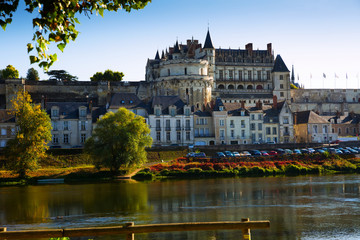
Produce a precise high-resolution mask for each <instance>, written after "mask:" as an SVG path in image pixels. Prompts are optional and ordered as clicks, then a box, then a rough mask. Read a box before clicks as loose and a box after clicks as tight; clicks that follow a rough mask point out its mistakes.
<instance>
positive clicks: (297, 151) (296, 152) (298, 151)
mask: <svg viewBox="0 0 360 240" xmlns="http://www.w3.org/2000/svg"><path fill="white" fill-rule="evenodd" d="M293 152H294V153H295V154H301V151H300V149H294V150H293Z"/></svg>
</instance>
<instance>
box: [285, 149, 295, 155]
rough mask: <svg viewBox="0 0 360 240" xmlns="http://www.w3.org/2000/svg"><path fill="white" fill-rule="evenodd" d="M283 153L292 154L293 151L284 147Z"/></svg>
mask: <svg viewBox="0 0 360 240" xmlns="http://www.w3.org/2000/svg"><path fill="white" fill-rule="evenodd" d="M284 151H285V153H284V154H293V153H294V152H293V151H291V150H290V149H284Z"/></svg>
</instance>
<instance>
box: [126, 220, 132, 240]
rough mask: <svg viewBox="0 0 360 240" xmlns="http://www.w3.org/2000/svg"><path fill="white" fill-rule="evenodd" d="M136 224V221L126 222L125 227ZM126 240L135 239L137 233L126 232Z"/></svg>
mask: <svg viewBox="0 0 360 240" xmlns="http://www.w3.org/2000/svg"><path fill="white" fill-rule="evenodd" d="M134 225H135V224H134V222H129V223H125V224H124V228H127V227H131V226H134ZM126 240H135V234H134V233H129V234H126Z"/></svg>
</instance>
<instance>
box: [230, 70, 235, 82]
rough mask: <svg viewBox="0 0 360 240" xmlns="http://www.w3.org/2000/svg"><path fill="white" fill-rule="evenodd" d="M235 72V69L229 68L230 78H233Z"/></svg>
mask: <svg viewBox="0 0 360 240" xmlns="http://www.w3.org/2000/svg"><path fill="white" fill-rule="evenodd" d="M233 74H234V72H233V70H229V79H230V80H232V79H233V77H234V76H233Z"/></svg>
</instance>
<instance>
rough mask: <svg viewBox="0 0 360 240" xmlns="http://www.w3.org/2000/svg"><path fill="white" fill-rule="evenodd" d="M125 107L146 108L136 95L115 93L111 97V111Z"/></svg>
mask: <svg viewBox="0 0 360 240" xmlns="http://www.w3.org/2000/svg"><path fill="white" fill-rule="evenodd" d="M120 107H124V108H126V109H134V108H146V105H145V104H144V103H143V102H142V101H141V100H140V99H139V98H138V96H136V95H135V94H134V93H115V94H113V95H112V97H111V101H110V106H109V108H111V109H118V108H120Z"/></svg>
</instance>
